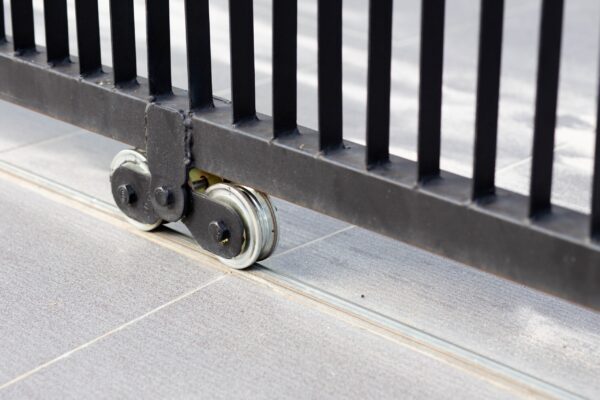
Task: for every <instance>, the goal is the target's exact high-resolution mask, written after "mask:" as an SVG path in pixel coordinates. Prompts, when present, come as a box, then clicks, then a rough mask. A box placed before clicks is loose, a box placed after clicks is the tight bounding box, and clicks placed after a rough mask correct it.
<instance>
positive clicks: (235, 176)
mask: <svg viewBox="0 0 600 400" xmlns="http://www.w3.org/2000/svg"><path fill="white" fill-rule="evenodd" d="M48 3H50V2H48ZM57 3H60V4H61V5H62V3H61V2H60V1H59V2H57ZM90 3H95V2H85V3H84V2H82V3H81V4H82V5H83V4H86V5H89V4H90ZM117 4H118V5H117ZM132 4H133V3H132V2H131V1H130V0H128V1H124V0H119V1H116V0H113V1H112V2H111V17H112V34H113V42H115V41H118V42H119V45H117V46H115V45H113V60H114V65H115V70H112V69H110V68H108V67H105V66H101V69H100V67H99V66H98V65H97V60H99V53H96V51H95V50H94V51H91V52H90V53H91V54H92V55H91V60H92V61H93V62H91V61H89V60H90V59H87V60H86V61H85V64H86V65H87V67H85V68H83V67H82V63H81V61H82V60H78V59H77V58H75V57H71V62H57V63H51V64H48V61H49V60H58V59H61V57H59V56H56V57H55V56H52V57H50V56H49V55H48V54H47V53H46V50H45V49H43V48H41V47H39V46H38V47H37V49H36V51H32V50H33V49H34V46H35V44H34V43H33V42H32V40H31V38H32V37H33V36H32V32H33V23H32V19H31V18H30V16H31V11H30V7H29V3H28V2H27V1H14V0H13V1H12V5H13V8H12V10H13V16H12V18H13V21H14V22H13V27H15V29H14V31H13V37H12V38H9V42H7V43H4V44H0V97H2V98H4V99H7V100H9V101H12V102H14V103H17V104H20V105H23V106H26V107H29V108H31V109H34V110H36V111H38V112H41V113H44V114H46V115H49V116H51V117H53V118H57V119H60V120H63V121H66V122H69V123H72V124H74V125H77V126H80V127H83V128H85V129H89V130H91V131H94V132H97V133H99V134H102V135H105V136H108V137H111V138H114V139H116V140H119V141H121V142H124V143H127V144H129V145H131V146H133V147H136V148H139V149H146V146H147V145H148V143H147V139H146V134H147V130H148V129H150V128H151V127H150V126H149V125H148V124H151V123H153V122H148V121H158V122H159V123H160V126H161V127H167V128H169V129H167V130H166V132H165V135H169V131H171V132H179V131H181V130H182V129H185V131H186V132H189V135H191V140H189V142H186V146H188V147H187V150H188V151H189V156H190V157H191V159H192V160H193V165H194V166H196V167H198V168H200V169H203V170H206V171H209V172H212V173H214V174H217V175H220V176H223V177H225V178H227V179H230V180H232V181H236V182H241V183H243V184H246V185H249V186H253V187H255V188H257V189H259V190H262V191H265V192H268V193H270V194H273V195H274V196H278V197H281V198H283V199H286V200H289V201H291V202H294V203H296V204H299V205H302V206H305V207H308V208H311V209H313V210H316V211H319V212H322V213H325V214H328V215H331V216H333V217H337V218H340V219H342V220H345V221H347V222H349V223H352V224H356V225H358V226H361V227H364V228H367V229H370V230H373V231H375V232H378V233H381V234H384V235H387V236H389V237H392V238H396V239H399V240H402V241H405V242H407V243H410V244H414V245H417V246H419V247H421V248H424V249H427V250H430V251H432V252H435V253H437V254H441V255H444V256H447V257H450V258H452V259H455V260H458V261H461V262H464V263H467V264H469V265H471V266H473V267H476V268H479V269H481V270H484V271H487V272H491V273H494V274H497V275H500V276H503V277H506V278H509V279H512V280H515V281H517V282H520V283H524V284H527V285H529V286H531V287H534V288H537V289H540V290H543V291H546V292H549V293H552V294H555V295H558V296H561V297H563V298H565V299H568V300H571V301H575V302H578V303H580V304H582V305H586V306H589V307H592V308H595V309H599V310H600V241H599V239H600V144H597V148H596V155H595V174H594V188H593V199H592V213H591V215H585V214H582V213H579V212H575V211H572V210H569V209H565V208H562V207H558V206H551V207H550V197H549V193H550V184H551V177H552V164H553V160H552V150H553V140H554V128H555V119H556V95H557V82H558V72H559V62H558V60H559V57H558V56H559V55H560V40H561V28H562V27H561V21H562V12H563V4H562V1H554V0H546V1H544V2H543V3H542V24H541V36H540V41H541V42H540V51H539V60H540V63H541V64H543V65H544V68H540V71H539V72H538V98H537V102H536V119H535V121H536V123H535V135H534V137H535V139H534V153H533V157H534V162H533V165H534V167H533V169H534V171H533V172H532V185H531V196H522V195H519V194H516V193H512V192H510V191H506V190H502V189H499V188H496V187H495V184H494V175H495V156H496V138H497V122H498V121H497V119H498V98H499V85H500V60H501V48H502V29H503V27H502V21H503V2H501V1H494V2H489V1H483V2H482V5H483V7H482V10H481V22H482V26H483V28H482V30H481V32H480V54H479V72H478V73H479V78H478V87H477V111H476V112H477V115H476V129H475V134H476V144H475V160H474V178H473V179H469V178H465V177H461V176H458V175H454V174H451V173H448V172H445V171H441V170H440V169H439V158H440V154H439V151H440V137H441V135H440V121H441V101H442V91H441V84H442V72H443V71H442V69H443V62H442V60H443V50H444V45H443V43H444V37H443V33H444V32H443V22H444V1H443V0H423V16H422V18H423V20H422V50H424V51H422V56H421V57H422V58H421V91H420V111H419V131H418V138H419V146H418V160H417V162H413V161H409V160H406V159H403V158H400V157H397V156H394V155H390V154H389V123H388V122H387V121H388V120H389V112H390V110H389V107H390V106H389V92H390V82H389V80H388V77H389V71H390V62H391V22H392V21H391V17H390V14H391V7H392V1H391V0H385V1H375V0H372V1H371V6H370V12H371V17H370V20H371V22H372V23H371V27H370V31H369V32H370V42H369V79H368V85H369V90H368V101H367V110H368V111H367V114H368V123H367V132H366V137H367V146H362V145H359V144H356V143H351V142H349V141H345V140H343V135H342V124H341V120H342V111H341V102H342V93H341V66H342V64H341V63H342V57H341V27H342V25H341V22H342V21H341V1H337V0H336V1H332V0H320V1H319V3H318V11H319V16H318V24H319V32H318V43H319V68H318V75H319V81H320V85H319V102H320V104H319V130H320V132H315V131H312V130H310V129H307V128H303V127H297V126H296V89H295V86H296V66H295V64H296V51H297V42H296V40H297V39H296V29H297V15H296V12H297V8H296V7H297V4H296V2H295V1H293V2H291V1H290V2H287V1H283V0H275V1H274V12H273V15H274V18H275V21H274V32H275V36H274V38H273V54H274V57H273V74H274V75H273V79H274V85H273V86H274V87H273V98H274V102H275V104H274V108H273V109H274V118H273V119H271V118H270V117H267V116H264V115H257V114H256V110H255V87H254V85H255V83H254V67H253V65H254V51H253V34H252V33H253V21H252V1H251V0H230V26H231V52H232V53H231V56H232V57H231V61H232V94H233V102H232V103H230V102H226V101H222V100H218V99H213V98H212V88H211V84H210V73H211V72H210V62H209V60H210V40H209V38H208V35H209V25H208V24H209V21H210V19H209V14H208V11H209V10H208V1H206V0H203V1H187V2H186V20H187V24H188V26H187V36H188V43H187V45H188V68H189V72H190V73H189V76H190V78H189V91H184V90H181V89H178V88H172V85H171V71H170V38H169V29H168V18H169V17H168V10H169V7H168V5H169V4H168V1H167V0H148V1H147V4H148V7H147V17H148V24H147V26H148V35H147V36H148V53H149V56H148V64H149V78H148V79H145V78H141V77H136V76H135V74H136V73H135V70H136V68H135V62H134V61H132V58H133V59H135V54H132V53H134V51H135V46H134V43H135V38H134V36H133V29H132V24H133V20H132ZM288 4H289V5H290V8H287V7H286V5H288ZM15 5H17V6H16V7H15ZM84 8H85V7H84ZM62 10H63V9H60V12H58V11H57V14H56V15H54V16H49V17H48V18H52V20H53V21H54V23H56V24H59V25H61V24H63V25H64V24H65V23H66V21H65V20H64V18H63V11H62ZM78 12H83V13H84V14H86V15H92V16H95V15H97V8H95V7H94V6H93V5H92V6H91V8H90V9H86V10H79V9H78ZM58 14H60V15H58ZM375 20H377V21H378V25H377V26H374V24H373V21H375ZM192 21H195V22H194V23H192ZM78 28H79V25H78ZM85 29H86V30H92V31H93V32H91V33H89V35H90V37H89V38H87V36H86V38H87V39H90V38H91V39H90V43H91V44H90V46H91V47H92V48H95V47H94V46H95V43H96V39H95V37H96V34H97V32H96V28H95V25H94V23H92V24H90V26H88V27H86V28H85ZM78 32H80V29H78ZM86 35H87V34H86ZM59 36H60V35H59ZM117 37H118V38H117ZM121 39H122V40H121ZM57 43H59V44H58V45H57V46H58V47H57V48H58V49H60V43H62V42H61V41H60V40H59V39H57ZM57 48H55V50H52V51H53V52H54V51H56V53H54V54H58V55H60V56H62V55H64V54H65V53H64V48H63V50H56V49H57ZM15 51H16V52H15ZM90 53H87V54H88V56H89V54H90ZM128 53H129V55H128ZM80 54H82V53H81V52H80ZM83 54H86V53H85V52H84V53H83ZM96 56H97V57H98V58H96ZM115 83H116V84H115ZM286 94H287V96H290V97H292V98H290V99H289V103H286V101H287V100H286ZM598 110H599V111H598V114H599V118H600V107H599V108H598ZM150 112H151V113H152V118H147V117H148V115H149V114H148V113H150ZM174 137H175V136H174ZM187 138H188V136H186V140H187Z"/></svg>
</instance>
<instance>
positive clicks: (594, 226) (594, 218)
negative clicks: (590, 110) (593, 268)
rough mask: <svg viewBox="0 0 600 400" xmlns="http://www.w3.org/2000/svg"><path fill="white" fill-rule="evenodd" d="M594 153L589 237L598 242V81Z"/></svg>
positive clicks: (599, 213)
mask: <svg viewBox="0 0 600 400" xmlns="http://www.w3.org/2000/svg"><path fill="white" fill-rule="evenodd" d="M596 107H597V109H596V151H595V158H594V173H593V176H592V213H591V217H590V219H591V237H592V238H593V239H596V240H600V80H599V85H598V98H597V100H596Z"/></svg>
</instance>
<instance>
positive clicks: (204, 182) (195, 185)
mask: <svg viewBox="0 0 600 400" xmlns="http://www.w3.org/2000/svg"><path fill="white" fill-rule="evenodd" d="M207 187H208V179H207V178H206V177H205V176H201V177H200V179H198V180H195V181H192V189H193V190H204V189H206V188H207Z"/></svg>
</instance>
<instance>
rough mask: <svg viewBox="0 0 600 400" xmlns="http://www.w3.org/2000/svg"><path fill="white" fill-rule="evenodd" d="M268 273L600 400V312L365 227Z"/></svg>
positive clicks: (273, 261)
mask: <svg viewBox="0 0 600 400" xmlns="http://www.w3.org/2000/svg"><path fill="white" fill-rule="evenodd" d="M261 265H263V266H265V267H266V268H268V269H269V270H271V271H275V272H277V273H280V274H282V275H285V276H287V277H291V278H293V279H296V280H299V281H302V282H304V283H306V284H308V285H310V286H312V287H317V288H319V290H321V291H324V292H328V293H330V294H333V295H334V296H337V297H338V298H341V299H345V300H346V301H348V302H349V303H351V304H356V305H358V306H361V307H364V308H367V309H369V310H373V311H375V312H377V313H378V314H380V315H384V316H386V317H388V318H390V319H392V320H395V321H400V322H402V323H404V324H407V325H409V326H412V327H413V328H416V329H418V330H421V331H424V332H427V333H428V334H430V335H433V336H435V337H438V338H441V339H444V340H446V341H448V342H450V343H453V344H455V345H458V346H460V347H462V348H465V349H469V350H471V351H472V352H475V353H477V354H480V355H483V356H485V357H488V358H490V359H493V360H495V361H497V362H499V363H501V364H504V365H507V366H509V367H512V368H514V369H515V370H518V371H521V372H524V373H526V374H529V375H531V376H534V377H537V378H538V379H541V380H543V381H545V382H550V383H552V384H555V385H557V386H559V387H562V388H565V389H567V390H570V391H572V392H574V393H579V394H580V395H583V396H586V397H590V398H597V397H599V396H600V384H599V382H598V380H597V379H595V377H597V376H599V375H600V363H599V362H598V360H600V314H598V313H595V312H593V311H591V310H588V309H584V308H582V307H579V306H575V305H573V304H570V303H567V302H565V301H562V300H560V299H558V298H554V297H551V296H548V295H546V294H543V293H540V292H537V291H535V290H532V289H529V288H526V287H524V286H521V285H518V284H515V283H512V282H509V281H506V280H504V279H501V278H497V277H494V276H493V275H490V274H486V273H483V272H480V271H477V270H475V269H473V268H469V267H467V266H465V265H462V264H459V263H456V262H452V261H450V260H448V259H445V258H443V257H438V256H435V255H433V254H431V253H427V252H425V251H422V250H419V249H416V248H414V247H411V246H408V245H406V244H403V243H400V242H397V241H394V240H391V239H387V238H385V237H382V236H380V235H376V234H373V233H370V232H367V231H364V230H362V229H358V228H355V229H351V230H347V231H344V232H342V233H340V234H338V235H335V236H332V237H329V238H327V239H325V240H321V241H318V242H315V243H312V244H311V245H309V246H304V247H302V248H301V249H298V251H291V252H288V253H286V254H284V255H282V256H277V255H275V256H273V257H272V258H270V259H267V260H265V261H262V262H261Z"/></svg>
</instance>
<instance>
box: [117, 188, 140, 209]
mask: <svg viewBox="0 0 600 400" xmlns="http://www.w3.org/2000/svg"><path fill="white" fill-rule="evenodd" d="M116 200H117V201H118V202H119V204H122V205H128V204H132V203H135V202H136V200H137V196H136V194H135V190H133V186H131V185H130V184H128V183H126V184H124V185H121V186H119V187H118V188H117V199H116Z"/></svg>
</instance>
